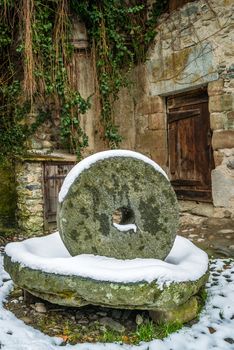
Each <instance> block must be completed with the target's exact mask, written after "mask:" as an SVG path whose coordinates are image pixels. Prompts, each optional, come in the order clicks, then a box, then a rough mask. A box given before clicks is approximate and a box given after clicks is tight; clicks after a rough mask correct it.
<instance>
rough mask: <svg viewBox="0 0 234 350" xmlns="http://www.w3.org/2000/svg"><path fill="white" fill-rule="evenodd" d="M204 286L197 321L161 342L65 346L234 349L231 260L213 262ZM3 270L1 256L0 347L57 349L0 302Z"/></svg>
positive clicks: (85, 349)
mask: <svg viewBox="0 0 234 350" xmlns="http://www.w3.org/2000/svg"><path fill="white" fill-rule="evenodd" d="M210 268H211V275H210V279H209V282H208V283H207V290H208V299H207V302H206V305H205V308H204V310H203V311H202V313H201V316H200V320H199V321H198V323H197V324H195V325H193V326H192V327H184V328H183V329H181V330H180V331H178V332H176V333H174V334H171V335H170V336H169V337H167V338H165V339H164V340H157V339H156V340H153V341H151V342H149V343H141V344H140V345H138V346H130V345H125V344H124V345H123V344H77V345H74V346H71V345H66V346H63V349H64V350H65V349H67V350H68V349H69V350H72V349H74V350H107V349H108V350H155V349H157V350H169V349H171V350H181V349H184V350H201V349H202V350H215V349H216V350H217V349H219V350H232V349H234V336H233V328H234V304H233V293H234V283H233V282H234V261H233V260H220V259H218V260H213V261H212V262H211V265H210ZM8 279H9V276H8V275H7V274H6V272H5V271H4V269H3V266H2V258H1V257H0V344H1V347H2V348H4V350H59V349H61V346H60V344H61V343H62V339H60V338H52V337H48V336H46V335H44V334H42V333H41V332H39V331H37V330H35V329H33V328H32V327H30V326H26V325H25V324H24V323H23V322H22V321H20V320H18V319H17V318H16V317H15V316H14V315H13V314H12V313H11V312H9V311H7V310H6V309H5V308H4V305H3V301H4V299H5V298H6V297H7V294H8V293H9V292H10V290H11V288H12V282H11V281H10V280H8Z"/></svg>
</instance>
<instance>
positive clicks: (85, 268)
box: [5, 232, 208, 287]
mask: <svg viewBox="0 0 234 350" xmlns="http://www.w3.org/2000/svg"><path fill="white" fill-rule="evenodd" d="M5 251H6V254H7V255H8V256H9V257H10V258H11V260H12V261H13V262H18V263H20V264H21V265H22V266H27V267H30V268H31V269H36V270H41V271H45V272H48V273H54V274H61V275H74V276H82V277H86V278H92V279H95V280H99V281H110V282H120V283H134V282H140V281H147V282H152V281H154V280H157V284H158V285H159V286H160V287H162V286H163V284H167V285H169V284H170V283H172V282H182V281H194V280H197V279H199V278H200V277H201V276H203V275H204V274H205V273H206V271H207V268H208V256H207V254H206V253H205V252H204V251H202V250H201V249H199V248H198V247H196V246H195V245H194V244H193V243H192V242H190V241H189V240H188V239H186V238H184V237H181V236H177V237H176V239H175V242H174V245H173V248H172V250H171V251H170V253H169V255H168V256H167V258H166V259H165V261H162V260H159V259H140V258H137V259H132V260H120V259H115V258H110V257H104V256H98V255H92V254H81V255H77V256H73V257H72V256H71V255H70V254H69V253H68V251H67V249H66V248H65V246H64V244H63V242H62V240H61V238H60V235H59V233H58V232H55V233H53V234H50V235H48V236H45V237H36V238H30V239H27V240H25V241H23V242H13V243H9V244H7V246H6V250H5Z"/></svg>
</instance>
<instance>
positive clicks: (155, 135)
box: [136, 130, 167, 151]
mask: <svg viewBox="0 0 234 350" xmlns="http://www.w3.org/2000/svg"><path fill="white" fill-rule="evenodd" d="M136 147H137V149H138V150H139V151H140V150H141V149H149V150H152V149H165V148H166V147H167V132H166V130H147V131H146V132H145V133H144V134H142V135H136Z"/></svg>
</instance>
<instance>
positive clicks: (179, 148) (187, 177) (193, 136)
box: [167, 89, 214, 201]
mask: <svg viewBox="0 0 234 350" xmlns="http://www.w3.org/2000/svg"><path fill="white" fill-rule="evenodd" d="M167 105H168V145H169V169H170V173H171V183H172V185H173V186H174V189H175V191H176V193H177V195H178V197H179V198H182V199H193V200H201V201H211V170H212V169H213V167H214V162H213V152H212V149H211V131H210V123H209V111H208V95H207V91H206V89H200V90H196V91H193V92H189V93H186V94H179V95H175V96H171V97H169V98H168V99H167Z"/></svg>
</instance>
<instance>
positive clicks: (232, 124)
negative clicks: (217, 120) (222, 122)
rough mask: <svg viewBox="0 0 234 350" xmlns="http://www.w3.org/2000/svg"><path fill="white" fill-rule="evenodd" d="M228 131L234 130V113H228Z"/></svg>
mask: <svg viewBox="0 0 234 350" xmlns="http://www.w3.org/2000/svg"><path fill="white" fill-rule="evenodd" d="M227 124H228V129H234V111H232V112H228V113H227Z"/></svg>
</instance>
